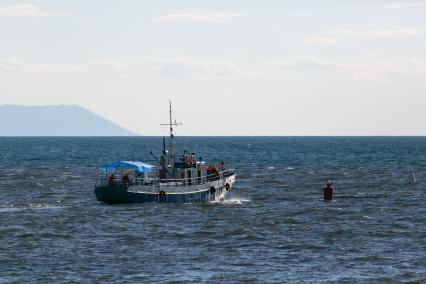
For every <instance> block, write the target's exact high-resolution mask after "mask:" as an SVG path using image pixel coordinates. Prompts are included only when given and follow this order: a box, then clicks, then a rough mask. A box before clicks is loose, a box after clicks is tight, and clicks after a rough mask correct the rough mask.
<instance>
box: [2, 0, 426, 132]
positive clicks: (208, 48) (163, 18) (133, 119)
mask: <svg viewBox="0 0 426 284" xmlns="http://www.w3.org/2000/svg"><path fill="white" fill-rule="evenodd" d="M425 15H426V0H409V1H405V0H381V1H379V0H368V1H359V0H356V1H355V0H353V1H350V0H347V1H341V0H334V1H332V0H323V1H313V0H311V1H308V0H299V1H287V0H276V1H274V0H268V1H260V0H258V1H254V0H253V1H249V0H239V1H238V0H211V1H208V0H205V1H200V0H194V1H190V0H180V1H171V0H169V1H167V0H163V1H160V0H150V1H148V0H121V1H118V0H116V1H112V0H91V1H86V0H72V1H71V0H69V1H57V0H38V1H31V0H27V1H13V0H6V1H5V0H0V104H23V105H58V104H70V105H79V106H82V107H84V108H87V109H89V110H91V111H93V112H95V113H96V114H98V115H101V116H103V117H105V118H107V119H109V120H111V121H113V122H115V123H117V124H119V125H121V126H123V127H125V128H127V129H129V130H130V131H133V132H136V133H140V134H142V135H165V134H167V133H168V129H167V127H164V126H160V123H165V122H167V120H168V101H169V99H171V100H172V102H173V108H174V115H175V117H176V119H177V121H178V122H182V123H183V125H182V126H179V127H178V128H177V129H176V135H426V123H425V122H426V16H425Z"/></svg>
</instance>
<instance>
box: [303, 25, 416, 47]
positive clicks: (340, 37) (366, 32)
mask: <svg viewBox="0 0 426 284" xmlns="http://www.w3.org/2000/svg"><path fill="white" fill-rule="evenodd" d="M421 33H422V31H420V30H417V29H408V28H403V27H399V26H396V27H387V28H370V29H341V30H333V31H328V32H326V33H322V34H320V35H317V36H313V37H310V38H307V39H305V41H304V42H305V43H307V44H336V43H339V42H342V41H362V40H368V39H374V38H401V37H410V36H416V35H419V34H421Z"/></svg>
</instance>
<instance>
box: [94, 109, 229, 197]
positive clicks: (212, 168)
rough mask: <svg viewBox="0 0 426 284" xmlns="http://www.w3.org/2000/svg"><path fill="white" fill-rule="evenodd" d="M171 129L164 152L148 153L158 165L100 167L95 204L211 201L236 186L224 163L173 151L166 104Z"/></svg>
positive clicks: (133, 163) (137, 163) (136, 163)
mask: <svg viewBox="0 0 426 284" xmlns="http://www.w3.org/2000/svg"><path fill="white" fill-rule="evenodd" d="M169 118H170V121H169V123H167V124H162V125H167V126H169V128H170V135H169V139H168V143H166V139H165V138H163V150H162V152H161V155H160V157H159V158H158V157H157V156H156V155H154V154H153V153H152V152H151V153H150V154H151V155H152V156H153V157H154V158H155V160H156V161H157V165H151V164H148V163H144V162H141V161H116V162H112V163H108V164H106V165H103V166H102V167H101V169H100V174H99V178H98V180H97V182H96V185H95V195H96V198H97V200H98V201H103V202H106V203H110V204H112V203H133V202H170V203H193V202H214V201H219V200H222V199H224V198H225V195H226V194H227V193H228V192H229V191H230V189H231V187H232V186H233V184H234V183H235V175H236V173H235V170H233V169H226V168H225V165H224V163H223V162H221V163H220V164H218V165H209V166H208V165H207V164H206V162H205V161H203V160H202V158H201V157H198V156H196V155H195V153H192V152H189V151H187V150H185V151H183V153H182V154H181V155H175V153H174V152H173V146H174V145H173V139H174V138H175V137H174V132H173V131H174V129H173V127H174V126H178V125H181V124H180V123H177V122H176V120H175V122H173V120H172V104H171V102H169Z"/></svg>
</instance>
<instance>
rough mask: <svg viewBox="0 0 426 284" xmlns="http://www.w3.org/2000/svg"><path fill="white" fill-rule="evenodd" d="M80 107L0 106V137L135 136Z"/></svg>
mask: <svg viewBox="0 0 426 284" xmlns="http://www.w3.org/2000/svg"><path fill="white" fill-rule="evenodd" d="M135 135H137V134H135V133H132V132H130V131H129V130H127V129H125V128H123V127H121V126H118V125H117V124H114V123H113V122H111V121H109V120H107V119H105V118H102V117H100V116H98V115H97V114H95V113H93V112H91V111H89V110H87V109H84V108H82V107H79V106H72V105H57V106H18V105H2V106H0V136H135Z"/></svg>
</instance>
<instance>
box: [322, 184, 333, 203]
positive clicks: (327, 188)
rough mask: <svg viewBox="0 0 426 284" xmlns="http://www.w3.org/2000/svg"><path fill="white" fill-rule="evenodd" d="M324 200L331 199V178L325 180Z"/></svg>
mask: <svg viewBox="0 0 426 284" xmlns="http://www.w3.org/2000/svg"><path fill="white" fill-rule="evenodd" d="M323 191H324V201H332V200H333V187H332V183H331V180H329V181H328V182H327V184H326V185H325V186H324V189H323Z"/></svg>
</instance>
